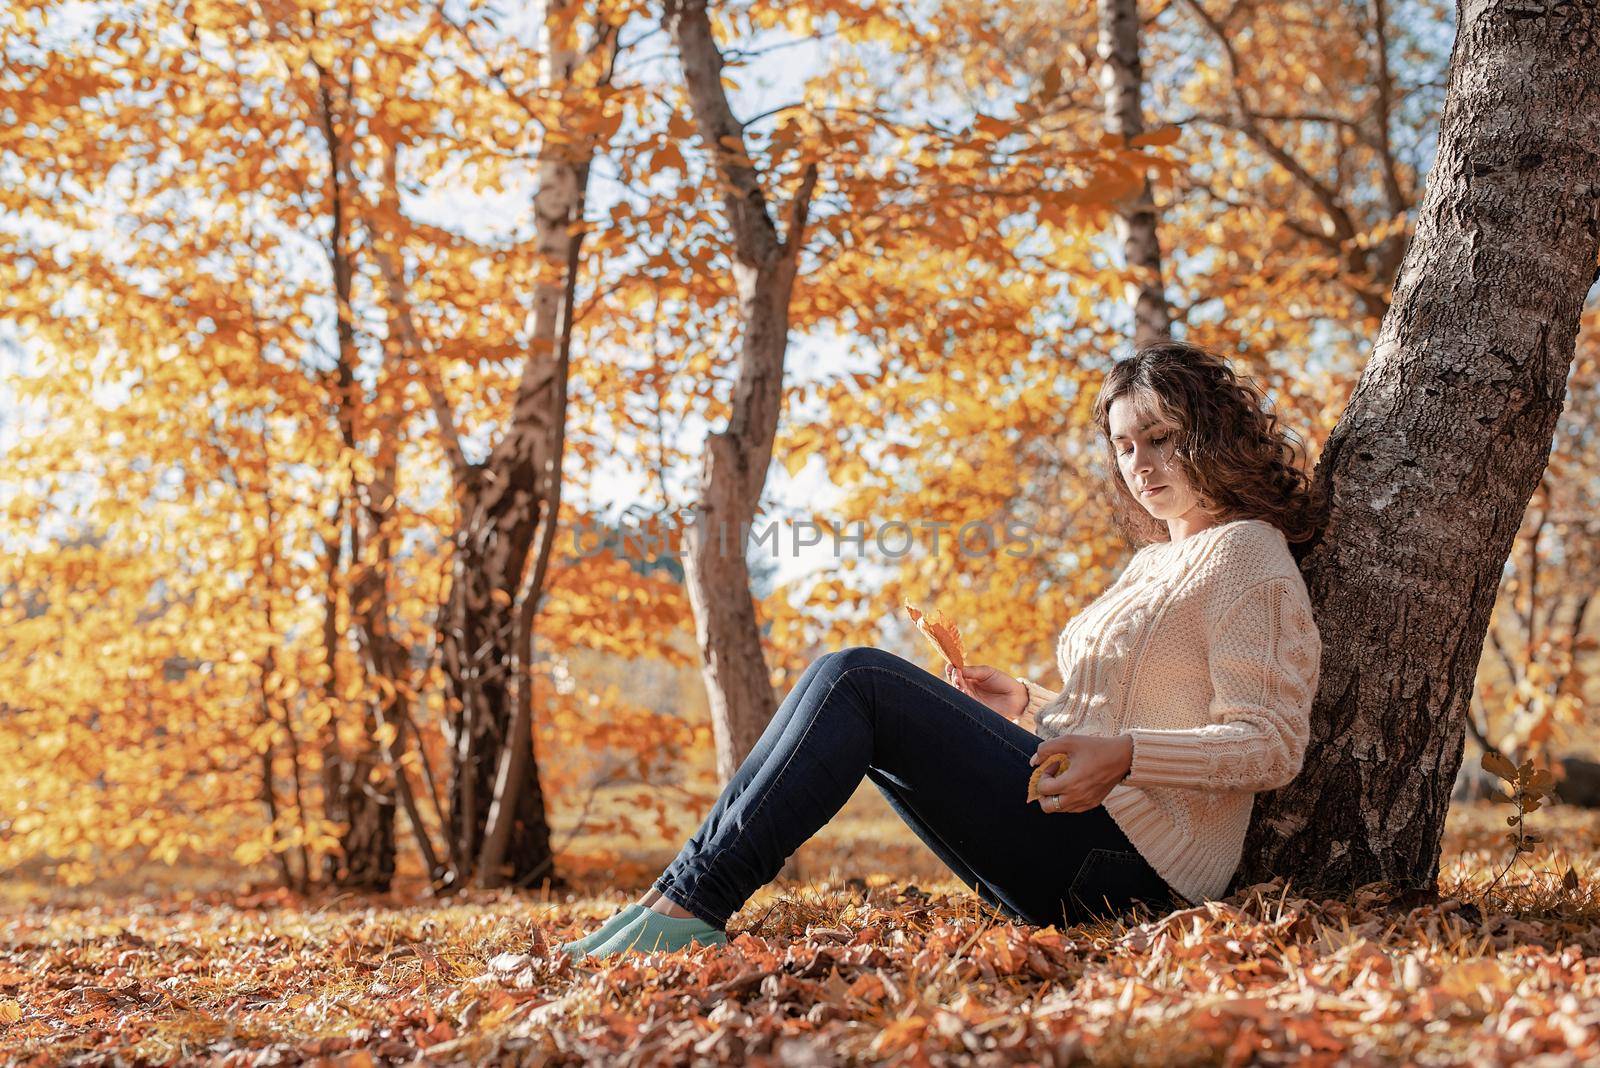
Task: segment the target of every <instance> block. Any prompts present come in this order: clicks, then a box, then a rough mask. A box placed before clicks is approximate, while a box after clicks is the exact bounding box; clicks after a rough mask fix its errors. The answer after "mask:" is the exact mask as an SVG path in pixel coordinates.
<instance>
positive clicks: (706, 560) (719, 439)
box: [664, 0, 817, 784]
mask: <svg viewBox="0 0 1600 1068" xmlns="http://www.w3.org/2000/svg"><path fill="white" fill-rule="evenodd" d="M664 20H665V23H666V27H667V29H668V31H669V32H670V33H671V34H672V39H673V42H674V43H675V44H676V46H677V49H678V55H679V58H680V60H681V62H682V64H683V75H684V82H685V84H686V85H687V87H688V91H689V102H690V106H691V108H692V110H693V112H694V120H695V126H696V128H697V130H698V131H699V133H700V137H701V139H702V140H703V141H704V142H705V144H706V148H707V150H708V151H709V152H711V154H712V157H713V161H714V167H715V169H716V173H717V176H718V178H719V186H720V189H721V192H722V202H723V207H724V209H725V210H726V211H727V213H728V220H729V224H730V226H731V227H732V232H733V256H734V265H733V273H734V281H735V283H736V284H737V286H738V291H739V317H740V324H741V326H742V328H743V335H744V337H743V347H742V348H741V350H740V353H739V360H738V378H737V380H736V382H735V383H734V390H733V410H732V412H731V413H730V415H729V417H728V425H727V426H726V427H725V428H724V429H723V430H722V431H721V432H720V433H715V434H712V435H710V437H709V438H708V439H707V441H706V453H705V463H704V466H703V467H702V469H701V473H700V485H699V499H698V501H697V503H696V505H695V519H694V522H693V524H691V525H689V526H688V527H687V529H686V530H685V532H684V537H683V548H684V557H683V565H684V576H685V581H686V583H687V585H688V590H689V604H690V608H691V609H692V611H693V612H694V620H695V636H696V638H697V640H698V642H699V646H700V660H701V673H702V674H703V676H704V678H705V683H706V691H707V694H708V696H709V698H710V704H711V722H712V732H713V735H714V737H715V740H716V748H717V775H718V777H719V778H720V780H721V782H723V783H724V784H725V783H727V781H728V780H729V779H731V778H732V777H733V773H734V772H735V771H737V770H738V768H739V764H740V763H741V762H742V761H743V760H744V758H745V757H746V756H747V755H749V753H750V750H751V749H753V748H755V743H756V742H757V740H759V739H760V737H761V732H762V730H764V729H765V728H766V725H767V722H768V721H769V720H771V718H772V714H773V712H774V711H776V710H777V701H776V699H775V695H774V694H773V692H772V682H771V677H770V676H769V674H768V672H767V662H766V657H765V655H764V654H763V653H762V651H761V633H760V630H759V629H758V627H757V624H756V609H755V601H754V600H753V599H752V597H751V595H750V571H749V568H748V567H747V565H746V562H745V538H746V535H747V533H748V531H749V529H750V525H751V524H752V523H753V522H754V519H755V511H756V506H757V504H758V503H759V501H760V498H761V490H762V487H763V486H765V485H766V481H767V466H768V464H769V463H770V462H771V460H772V439H773V435H774V434H776V433H777V429H778V414H779V408H780V407H781V405H782V401H783V361H784V354H785V352H786V351H787V349H788V345H789V298H790V295H791V293H792V292H793V290H794V279H795V272H796V270H797V267H798V264H799V257H800V248H801V245H802V243H803V242H804V240H805V228H806V217H807V213H808V212H809V210H810V204H811V194H812V191H813V190H814V189H815V188H816V181H817V169H816V165H815V164H811V165H809V166H807V168H806V170H805V172H804V174H803V175H802V178H801V182H800V188H799V190H798V192H797V193H796V194H795V198H794V201H793V202H792V204H791V205H790V218H789V233H788V238H787V239H786V240H785V239H783V238H780V237H779V235H778V229H777V226H776V224H775V223H774V222H773V218H772V215H771V213H770V212H769V209H768V205H767V196H766V193H765V192H764V191H763V189H762V188H761V180H760V176H759V175H758V174H757V172H756V169H755V167H754V166H752V165H751V163H750V158H749V156H748V155H747V154H746V151H745V142H744V124H743V123H741V122H740V121H739V120H738V119H736V118H735V117H734V114H733V110H732V108H730V107H729V105H728V98H727V94H726V93H725V92H724V91H723V87H722V53H721V52H720V51H719V50H718V48H717V44H716V41H715V40H714V39H713V37H712V34H711V22H710V19H709V18H708V17H707V15H706V5H705V3H704V0H667V4H666V8H665V13H664Z"/></svg>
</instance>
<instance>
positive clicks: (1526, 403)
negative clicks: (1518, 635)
mask: <svg viewBox="0 0 1600 1068" xmlns="http://www.w3.org/2000/svg"><path fill="white" fill-rule="evenodd" d="M1458 25H1459V31H1458V34H1457V38H1456V43H1455V49H1454V52H1453V54H1452V56H1451V60H1450V79H1449V88H1448V94H1447V97H1446V101H1445V109H1444V116H1443V121H1442V123H1441V126H1440V133H1439V151H1438V157H1437V161H1436V162H1435V164H1434V167H1433V172H1432V175H1431V176H1430V177H1429V180H1428V183H1427V189H1426V193H1425V195H1424V199H1423V204H1422V208H1421V212H1420V216H1419V220H1418V225H1417V231H1416V235H1415V237H1414V238H1413V240H1412V243H1411V247H1410V249H1409V250H1408V252H1407V254H1406V258H1405V261H1404V263H1403V265H1402V267H1401V270H1400V274H1399V276H1398V277H1397V279H1396V282H1395V290H1394V300H1393V304H1392V306H1391V308H1390V310H1389V313H1388V314H1387V315H1386V316H1385V317H1384V320H1383V326H1382V328H1381V330H1380V332H1379V335H1378V341H1377V344H1376V346H1375V347H1374V350H1373V355H1372V358H1371V360H1370V362H1369V363H1368V365H1367V367H1366V370H1365V372H1364V373H1363V374H1362V376H1361V380H1360V382H1359V383H1358V384H1357V386H1356V389H1355V391H1354V393H1353V394H1352V396H1351V399H1350V403H1349V406H1348V408H1347V409H1346V411H1345V413H1344V415H1343V417H1342V418H1341V419H1340V421H1339V425H1338V426H1337V427H1335V428H1334V430H1333V433H1332V435H1331V436H1330V438H1329V440H1328V443H1327V446H1326V448H1325V449H1324V451H1323V455H1322V459H1321V462H1320V463H1319V464H1318V466H1317V471H1316V478H1317V481H1318V483H1319V484H1320V485H1321V486H1322V487H1324V488H1326V487H1332V486H1337V487H1338V492H1337V495H1336V496H1335V497H1334V498H1333V500H1332V503H1331V513H1330V517H1329V522H1328V525H1327V527H1326V529H1325V531H1324V532H1323V534H1322V536H1321V537H1320V538H1319V539H1318V540H1317V541H1316V542H1315V543H1314V544H1311V545H1308V546H1306V549H1305V551H1304V552H1303V553H1302V554H1301V555H1302V556H1303V563H1302V568H1303V570H1304V572H1305V576H1306V582H1307V584H1308V586H1309V588H1310V591H1311V595H1312V600H1313V603H1314V605H1315V607H1316V617H1317V624H1318V627H1319V629H1320V631H1321V633H1322V637H1323V654H1322V671H1323V674H1322V686H1321V691H1320V693H1319V694H1318V695H1317V700H1316V705H1315V707H1314V709H1313V713H1312V736H1311V743H1310V748H1309V751H1308V752H1307V755H1306V759H1305V766H1304V769H1303V770H1302V771H1301V773H1300V775H1299V777H1298V778H1296V779H1295V780H1294V781H1293V782H1292V783H1290V784H1289V785H1288V786H1286V787H1284V788H1283V789H1280V790H1277V791H1273V792H1270V793H1267V794H1263V795H1260V796H1259V797H1258V798H1257V800H1256V808H1255V813H1254V817H1253V819H1252V822H1251V827H1250V833H1249V838H1248V841H1247V843H1246V847H1245V854H1244V858H1243V863H1242V864H1241V866H1240V869H1239V872H1238V874H1237V875H1236V876H1235V881H1234V886H1235V888H1237V887H1239V886H1243V885H1247V884H1249V883H1251V882H1255V881H1259V880H1262V879H1265V878H1269V877H1271V876H1272V875H1274V874H1276V875H1284V876H1287V877H1289V879H1290V880H1291V882H1292V883H1294V884H1295V885H1296V886H1297V887H1298V888H1299V889H1300V890H1302V891H1309V890H1316V889H1328V890H1332V891H1335V892H1338V891H1342V890H1347V889H1349V888H1351V887H1354V886H1359V885H1361V884H1362V883H1365V882H1368V881H1375V880H1385V881H1388V882H1390V883H1392V884H1395V885H1398V886H1403V887H1409V888H1417V889H1422V890H1425V891H1431V890H1432V889H1433V888H1434V887H1435V885H1436V880H1437V877H1438V872H1439V843H1440V837H1441V835H1442V833H1443V830H1444V823H1445V813H1446V810H1447V808H1448V807H1449V803H1450V789H1451V784H1452V782H1453V781H1454V779H1455V777H1456V771H1457V768H1458V767H1459V765H1460V762H1461V756H1462V747H1463V739H1464V731H1465V726H1466V717H1467V715H1468V707H1469V703H1470V700H1471V697H1472V693H1473V683H1474V677H1475V675H1476V673H1477V669H1478V660H1479V654H1480V653H1481V651H1482V648H1483V642H1484V635H1485V632H1486V630H1487V627H1488V622H1489V614H1490V609H1491V608H1492V606H1493V604H1494V600H1495V595H1496V591H1497V589H1498V586H1499V579H1500V576H1501V569H1502V567H1503V565H1504V564H1505V561H1506V558H1507V555H1508V554H1509V552H1510V550H1511V547H1512V544H1513V541H1514V539H1515V538H1516V534H1517V529H1518V527H1519V525H1520V524H1521V521H1522V516H1523V513H1524V510H1525V509H1526V507H1527V504H1528V501H1529V499H1530V498H1531V497H1532V495H1533V492H1534V489H1535V488H1536V487H1537V486H1538V484H1539V481H1540V478H1541V477H1542V474H1543V472H1544V468H1545V465H1546V463H1547V461H1548V459H1549V456H1550V450H1551V442H1552V435H1553V432H1554V429H1555V425H1556V421H1557V419H1558V417H1559V416H1560V414H1561V409H1562V405H1563V402H1564V399H1565V392H1566V379H1567V374H1568V369H1569V365H1570V363H1571V360H1572V356H1573V345H1574V340H1575V338H1576V335H1577V330H1578V318H1579V312H1580V310H1581V308H1582V306H1583V301H1584V297H1585V294H1586V293H1587V292H1588V290H1589V288H1590V286H1591V285H1592V284H1593V282H1594V280H1595V276H1596V272H1595V257H1596V252H1597V251H1600V153H1597V152H1596V146H1597V145H1600V47H1597V42H1600V5H1597V4H1595V3H1594V2H1592V0H1590V2H1586V3H1573V4H1545V3H1532V4H1530V3H1527V2H1526V0H1518V2H1510V0H1486V2H1474V3H1462V4H1460V5H1458Z"/></svg>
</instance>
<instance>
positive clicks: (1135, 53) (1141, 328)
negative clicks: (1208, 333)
mask: <svg viewBox="0 0 1600 1068" xmlns="http://www.w3.org/2000/svg"><path fill="white" fill-rule="evenodd" d="M1099 14H1100V41H1099V45H1098V50H1099V54H1100V60H1101V67H1100V86H1101V89H1102V90H1103V91H1104V93H1105V108H1106V132H1107V133H1109V134H1112V135H1114V136H1118V137H1122V138H1125V139H1126V140H1130V141H1131V140H1132V139H1133V138H1135V137H1138V136H1139V135H1140V134H1142V133H1144V130H1145V127H1144V106H1143V103H1142V98H1143V95H1144V67H1143V64H1142V63H1141V62H1140V57H1139V0H1099ZM1156 223H1157V216H1156V202H1155V198H1154V197H1153V196H1152V195H1151V192H1150V179H1149V177H1148V175H1147V176H1146V177H1145V178H1144V180H1143V181H1141V182H1140V183H1139V193H1138V195H1137V196H1135V197H1134V198H1132V200H1131V201H1130V202H1129V203H1126V204H1123V205H1120V206H1119V207H1118V208H1117V238H1118V240H1120V241H1121V242H1122V254H1123V258H1124V259H1126V260H1127V263H1128V268H1129V270H1131V271H1132V272H1133V273H1134V277H1135V281H1133V282H1130V283H1129V287H1128V288H1129V289H1130V290H1131V291H1132V293H1131V297H1132V303H1133V343H1134V345H1135V346H1142V345H1148V344H1151V343H1153V342H1156V341H1161V340H1164V339H1166V338H1168V337H1170V336H1171V333H1172V311H1171V309H1170V308H1169V307H1168V306H1167V296H1166V291H1165V288H1164V287H1163V286H1162V284H1161V279H1162V274H1161V241H1160V239H1159V237H1158V236H1157V234H1156Z"/></svg>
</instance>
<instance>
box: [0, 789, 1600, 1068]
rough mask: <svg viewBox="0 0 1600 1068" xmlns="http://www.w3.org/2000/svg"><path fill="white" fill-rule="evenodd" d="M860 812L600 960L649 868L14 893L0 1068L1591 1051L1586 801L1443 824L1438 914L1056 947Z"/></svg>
mask: <svg viewBox="0 0 1600 1068" xmlns="http://www.w3.org/2000/svg"><path fill="white" fill-rule="evenodd" d="M870 800H871V799H868V800H867V801H862V800H861V799H860V795H858V800H857V801H853V802H852V806H851V809H850V810H847V813H846V816H847V817H849V818H841V819H839V820H836V821H835V824H834V825H831V826H830V827H829V829H828V830H827V831H825V832H824V833H823V835H820V836H819V837H818V838H817V839H816V840H814V841H813V842H811V843H808V844H807V846H806V847H805V848H804V849H802V851H801V853H800V854H799V855H798V856H797V861H796V862H797V865H798V867H799V870H800V872H801V873H802V879H801V880H800V881H798V882H790V883H779V884H775V885H773V886H771V887H768V888H765V889H763V890H762V891H761V892H760V893H758V894H757V895H756V896H755V897H754V898H752V899H751V901H750V902H749V903H748V904H747V905H746V907H745V908H744V909H743V910H741V911H740V913H739V914H738V915H736V916H735V917H734V918H733V921H732V922H731V923H730V924H729V934H730V936H731V940H730V942H729V944H728V945H727V946H716V947H700V948H695V949H690V950H687V951H681V952H678V953H670V954H669V953H654V954H648V955H630V956H627V957H623V958H618V959H614V960H613V961H612V962H610V963H608V964H605V965H603V966H596V967H589V966H574V965H573V964H572V963H571V962H569V961H567V960H566V958H565V957H563V956H561V955H560V954H551V953H549V952H548V950H549V948H550V947H552V946H553V945H555V944H557V943H559V942H560V941H562V940H564V939H568V938H572V937H576V936H578V935H581V934H584V933H587V932H588V931H591V930H593V928H594V927H595V925H597V924H598V923H599V922H600V921H601V920H602V919H604V918H605V917H606V916H609V915H610V914H611V913H612V912H613V911H614V910H615V909H616V908H618V907H619V906H620V905H621V904H623V903H624V902H626V901H629V900H633V899H635V898H637V897H638V896H639V894H640V893H641V892H642V890H643V889H644V888H645V887H646V886H647V884H648V873H649V872H650V871H651V870H652V867H653V866H655V865H656V863H657V861H658V860H661V859H663V858H662V857H661V856H659V855H658V853H651V854H648V855H646V856H644V857H643V858H642V859H641V860H640V861H639V862H638V864H637V866H636V867H634V868H633V870H632V871H631V873H629V874H627V875H626V876H619V877H616V878H613V879H611V880H599V879H597V880H596V882H595V885H594V887H593V889H592V890H591V891H589V892H587V893H574V894H561V895H558V896H557V895H544V896H538V895H526V894H523V895H518V894H515V893H472V894H469V895H466V896H465V897H464V898H456V899H452V900H448V901H431V900H427V899H422V898H417V897H416V896H415V895H412V894H408V893H407V892H406V891H405V890H404V889H401V890H397V891H396V892H394V893H391V894H389V895H385V896H384V897H382V898H373V899H368V900H358V899H354V898H350V897H331V898H297V897H294V896H292V895H289V894H287V893H285V892H281V891H276V890H272V891H258V892H246V893H241V892H237V891H235V892H228V891H225V890H215V889H213V890H208V891H204V892H195V891H182V892H164V893H160V894H155V895H141V896H136V897H128V898H119V897H105V896H103V895H104V894H105V893H106V888H95V889H94V890H92V891H91V892H89V893H84V894H79V895H76V896H74V897H72V898H65V897H64V896H63V895H62V894H60V893H51V894H48V895H43V894H36V895H34V896H33V897H32V898H31V899H30V898H19V897H17V891H16V890H15V889H14V888H13V890H12V891H11V894H12V896H13V900H12V901H11V902H10V903H9V907H8V909H7V912H6V916H5V918H4V920H3V921H0V922H3V926H4V943H5V946H6V950H5V954H4V956H3V958H0V1057H3V1058H4V1059H5V1060H7V1061H8V1062H16V1063H23V1064H73V1063H97V1064H98V1063H129V1064H136V1063H137V1064H143V1063H172V1062H188V1063H211V1064H221V1065H276V1064H301V1063H321V1064H339V1065H355V1066H360V1065H367V1064H400V1063H409V1062H412V1061H426V1062H427V1063H462V1064H468V1063H471V1064H476V1063H488V1062H492V1063H530V1064H543V1063H579V1062H591V1061H603V1062H607V1063H673V1064H676V1063H683V1064H690V1063H693V1064H714V1063H730V1064H762V1063H765V1064H832V1063H840V1064H848V1063H860V1062H872V1063H895V1064H945V1063H978V1064H1011V1063H1030V1064H1047V1065H1049V1064H1069V1063H1092V1064H1134V1063H1137V1064H1162V1063H1171V1064H1180V1063H1181V1064H1224V1065H1233V1064H1277V1063H1295V1064H1335V1063H1338V1064H1352V1063H1354V1064H1363V1063H1392V1062H1395V1061H1405V1062H1410V1063H1421V1064H1428V1063H1439V1064H1443V1063H1452V1064H1453V1063H1461V1062H1473V1063H1477V1064H1502V1063H1509V1062H1523V1063H1526V1064H1534V1065H1546V1064H1548V1065H1562V1064H1580V1063H1592V1062H1593V1061H1594V1059H1595V1058H1596V1057H1600V1049H1597V1047H1596V1034H1597V1032H1600V925H1597V923H1596V917H1597V912H1600V905H1597V901H1596V895H1595V890H1594V883H1593V880H1592V879H1591V878H1590V876H1589V874H1588V873H1589V872H1590V871H1591V870H1592V866H1593V865H1594V863H1595V862H1596V861H1597V860H1600V857H1597V856H1596V850H1595V842H1596V834H1595V832H1596V830H1597V828H1600V814H1595V813H1590V812H1584V811H1581V810H1575V809H1568V808H1564V807H1557V808H1553V809H1545V810H1543V811H1541V813H1540V814H1539V817H1538V819H1539V822H1540V825H1541V828H1542V830H1543V832H1544V836H1545V841H1546V843H1548V845H1547V846H1545V847H1543V848H1542V850H1541V852H1540V853H1536V854H1532V855H1524V856H1523V857H1521V858H1519V859H1518V860H1517V862H1516V864H1515V865H1514V866H1512V867H1511V868H1510V870H1509V871H1505V872H1504V874H1501V873H1502V871H1503V869H1505V868H1506V867H1507V862H1508V861H1509V860H1510V859H1511V857H1510V847H1509V846H1508V845H1507V844H1506V842H1505V840H1504V838H1503V833H1504V821H1503V817H1502V814H1503V813H1504V812H1505V811H1506V809H1505V807H1504V806H1495V805H1492V804H1490V803H1487V802H1482V803H1474V804H1470V805H1463V806H1458V808H1457V809H1456V810H1455V811H1454V812H1453V813H1452V816H1451V821H1450V828H1449V832H1448V835H1447V839H1446V843H1445V845H1446V849H1445V867H1444V871H1443V872H1442V874H1441V878H1440V883H1439V888H1440V894H1439V896H1438V899H1437V900H1422V899H1420V898H1418V897H1415V896H1412V897H1404V896H1396V895H1395V894H1393V893H1390V892H1387V891H1385V890H1384V889H1383V888H1380V887H1368V888H1365V889H1363V890H1361V891H1359V892H1357V893H1355V894H1352V895H1350V896H1349V898H1348V899H1346V900H1323V901H1309V900H1305V899H1303V898H1301V897H1299V896H1297V895H1296V894H1294V893H1293V892H1292V891H1286V890H1285V888H1284V887H1283V886H1282V885H1281V884H1280V883H1276V882H1274V883H1267V884H1261V885H1259V886H1255V887H1251V888H1248V889H1247V890H1245V891H1243V892H1241V893H1239V894H1237V895H1235V896H1234V897H1231V898H1229V899H1228V900H1226V901H1221V902H1210V903H1208V904H1206V905H1204V906H1203V907H1198V908H1191V909H1186V910H1183V911H1179V912H1174V913H1171V914H1168V915H1165V916H1159V917H1143V918H1141V917H1133V918H1130V920H1129V921H1127V922H1120V923H1115V922H1108V923H1103V924H1096V925H1089V926H1082V927H1074V928H1068V929H1064V930H1063V929H1057V928H1053V927H1051V928H1036V927H1031V926H1026V925H1016V924H1012V923H1009V922H1005V921H1003V920H1002V919H1000V918H998V917H996V916H995V915H994V914H993V913H992V910H989V909H987V908H986V907H985V906H984V904H983V903H982V902H981V900H979V899H978V898H977V897H976V896H974V895H972V894H971V893H969V892H967V891H966V890H965V888H964V887H962V886H961V885H960V884H959V883H956V882H954V881H952V880H951V879H949V878H948V876H947V874H946V875H941V874H940V869H939V867H938V863H937V861H936V860H934V858H933V857H932V855H931V854H928V853H927V852H926V851H925V850H922V849H921V848H920V845H919V844H918V843H916V842H915V840H914V839H909V832H905V831H904V829H903V828H898V829H897V821H893V819H892V817H890V818H888V819H885V818H884V817H883V813H882V812H881V811H877V810H871V809H870ZM908 839H909V840H908ZM666 856H668V857H669V856H670V853H668V854H666ZM1569 869H1572V870H1573V871H1574V875H1572V876H1568V875H1567V872H1568V870H1569ZM813 873H814V874H813ZM824 873H825V874H824ZM1497 876H1498V877H1499V878H1498V880H1497V879H1496V877H1497ZM603 881H610V882H613V883H615V884H616V885H614V886H610V887H606V886H603V885H601V883H602V882H603ZM1491 883H1493V887H1492V889H1490V888H1489V884H1491Z"/></svg>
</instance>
